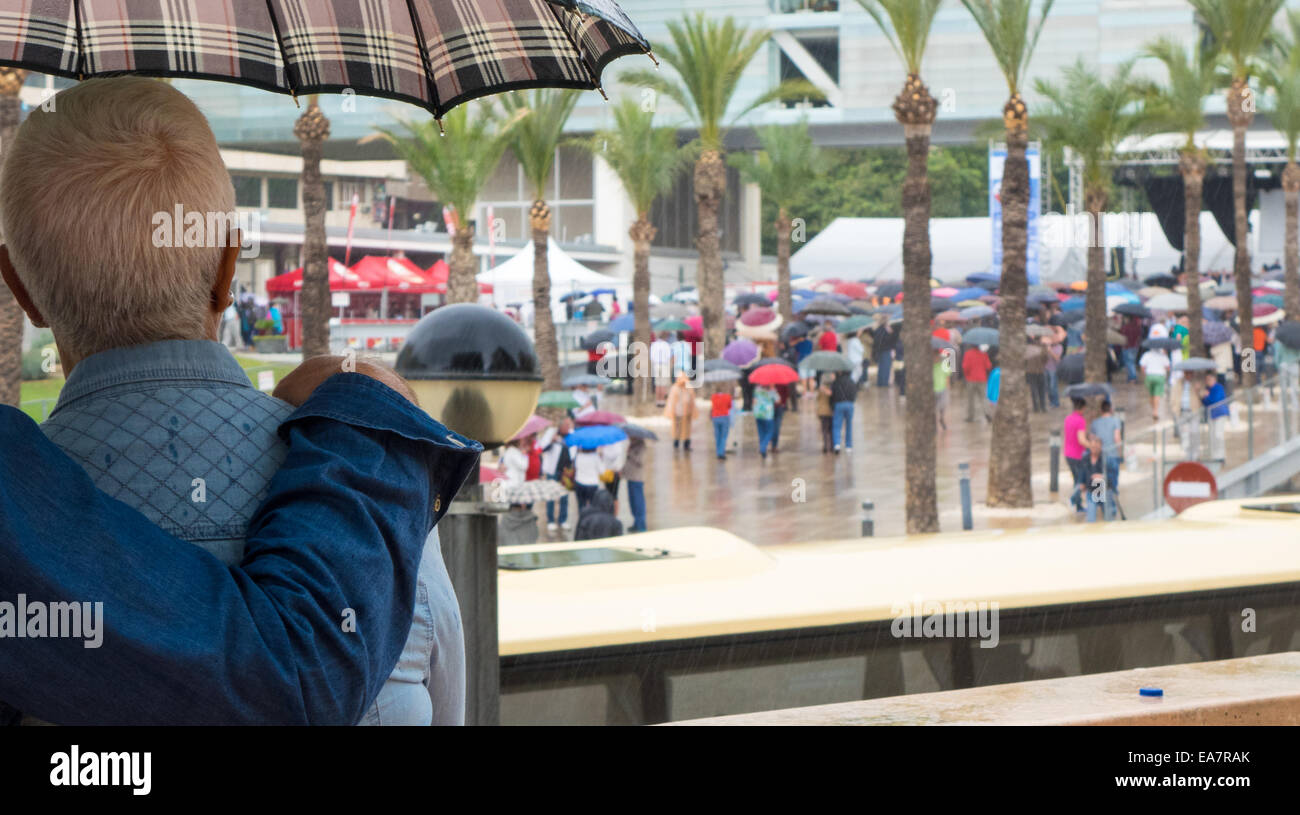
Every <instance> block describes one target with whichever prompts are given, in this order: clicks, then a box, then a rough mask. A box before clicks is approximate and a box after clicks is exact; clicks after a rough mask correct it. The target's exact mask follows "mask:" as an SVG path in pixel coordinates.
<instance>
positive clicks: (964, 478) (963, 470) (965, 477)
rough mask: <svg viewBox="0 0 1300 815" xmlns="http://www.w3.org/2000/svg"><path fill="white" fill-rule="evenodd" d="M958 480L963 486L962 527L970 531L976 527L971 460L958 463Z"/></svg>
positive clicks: (961, 486)
mask: <svg viewBox="0 0 1300 815" xmlns="http://www.w3.org/2000/svg"><path fill="white" fill-rule="evenodd" d="M957 481H958V484H959V486H960V488H961V528H962V529H963V530H966V531H970V530H971V529H973V528H974V527H975V519H974V517H973V516H972V515H971V506H970V462H969V461H963V462H961V463H959V464H958V465H957Z"/></svg>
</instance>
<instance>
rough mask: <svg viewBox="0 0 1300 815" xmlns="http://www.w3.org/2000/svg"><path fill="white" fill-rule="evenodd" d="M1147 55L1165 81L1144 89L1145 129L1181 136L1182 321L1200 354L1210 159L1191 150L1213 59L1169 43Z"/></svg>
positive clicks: (1213, 84)
mask: <svg viewBox="0 0 1300 815" xmlns="http://www.w3.org/2000/svg"><path fill="white" fill-rule="evenodd" d="M1146 54H1147V56H1151V57H1155V58H1156V59H1158V60H1160V61H1161V62H1162V63H1164V66H1165V71H1166V72H1167V73H1168V74H1169V78H1168V80H1167V81H1166V82H1165V84H1164V85H1161V86H1149V87H1148V88H1147V89H1146V93H1145V96H1146V105H1145V109H1144V118H1145V120H1146V121H1145V123H1144V129H1147V130H1150V131H1155V132H1160V131H1172V132H1175V133H1181V134H1182V135H1183V137H1184V141H1183V146H1182V147H1180V148H1179V150H1178V172H1179V173H1180V174H1181V175H1182V177H1183V279H1184V280H1185V281H1186V282H1187V316H1188V323H1189V324H1188V333H1189V334H1190V335H1191V337H1190V343H1189V344H1190V346H1191V353H1192V355H1193V356H1204V355H1205V341H1204V339H1203V334H1202V314H1201V287H1200V285H1199V284H1200V280H1201V202H1202V194H1201V191H1202V187H1203V185H1204V183H1205V170H1206V167H1207V166H1208V165H1209V154H1208V153H1207V152H1206V150H1205V148H1203V147H1198V146H1197V145H1196V134H1197V133H1198V132H1199V131H1200V130H1201V129H1202V128H1204V127H1205V108H1204V100H1205V97H1207V96H1209V95H1210V94H1211V93H1213V92H1214V90H1215V88H1217V87H1218V85H1217V78H1216V73H1217V68H1216V65H1215V60H1214V58H1213V56H1212V55H1211V54H1209V53H1207V52H1206V50H1205V49H1204V48H1202V47H1200V46H1196V45H1194V46H1192V47H1191V48H1189V49H1184V47H1183V46H1182V44H1181V43H1179V42H1178V41H1177V40H1174V39H1172V38H1161V39H1158V40H1155V41H1154V42H1152V43H1151V44H1149V45H1148V46H1147V47H1146Z"/></svg>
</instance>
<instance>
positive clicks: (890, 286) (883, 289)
mask: <svg viewBox="0 0 1300 815" xmlns="http://www.w3.org/2000/svg"><path fill="white" fill-rule="evenodd" d="M902 292H903V284H902V283H900V282H898V281H896V280H889V281H886V282H884V283H881V284H879V285H877V286H876V296H877V297H897V296H898V295H900V294H902Z"/></svg>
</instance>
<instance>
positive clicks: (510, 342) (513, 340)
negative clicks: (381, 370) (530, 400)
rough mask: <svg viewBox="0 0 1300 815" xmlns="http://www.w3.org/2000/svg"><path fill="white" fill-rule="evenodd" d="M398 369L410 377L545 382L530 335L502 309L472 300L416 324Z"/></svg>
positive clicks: (435, 313)
mask: <svg viewBox="0 0 1300 815" xmlns="http://www.w3.org/2000/svg"><path fill="white" fill-rule="evenodd" d="M395 367H396V370H397V373H399V374H400V375H401V376H403V377H404V378H406V379H495V380H523V381H528V382H541V381H542V367H541V363H540V362H539V361H538V359H537V351H536V349H535V348H534V347H533V342H532V340H530V339H529V338H528V334H526V333H525V332H524V330H523V329H522V328H520V327H519V324H518V323H516V322H515V321H514V320H512V319H510V318H509V317H507V316H506V315H504V314H502V313H501V312H499V311H494V310H493V309H490V308H488V307H486V306H480V305H477V304H474V303H458V304H456V305H451V306H443V307H442V308H440V309H437V310H435V311H433V312H431V313H430V314H428V315H426V316H425V317H424V318H423V319H421V320H420V322H418V323H416V324H415V327H414V328H412V329H411V333H410V334H408V335H407V336H406V341H405V342H404V343H403V344H402V350H401V351H400V352H399V353H398V354H397V363H396V366H395Z"/></svg>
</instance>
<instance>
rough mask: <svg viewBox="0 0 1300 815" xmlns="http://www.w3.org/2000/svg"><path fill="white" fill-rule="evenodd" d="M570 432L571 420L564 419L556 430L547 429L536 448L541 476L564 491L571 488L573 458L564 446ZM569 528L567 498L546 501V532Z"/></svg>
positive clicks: (571, 427) (566, 446) (571, 430)
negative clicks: (539, 454)
mask: <svg viewBox="0 0 1300 815" xmlns="http://www.w3.org/2000/svg"><path fill="white" fill-rule="evenodd" d="M572 432H573V420H572V419H570V418H568V417H565V418H564V419H563V420H561V421H560V425H559V427H558V428H555V427H548V428H547V429H546V430H544V431H543V432H542V435H541V437H540V438H539V439H538V446H539V447H541V448H542V475H543V476H544V477H545V478H547V479H549V480H551V481H557V482H559V483H560V484H561V485H562V486H564V487H565V488H566V489H572V488H573V457H572V456H571V455H570V454H569V447H568V445H567V444H565V439H566V438H567V437H568V435H569V434H570V433H572ZM557 504H558V506H559V514H558V515H557V514H556V506H557ZM569 526H570V524H569V496H567V495H565V496H564V497H563V498H560V499H558V500H556V501H547V502H546V531H548V532H552V533H554V532H558V531H559V530H560V528H561V527H563V528H564V529H568V528H569Z"/></svg>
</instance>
